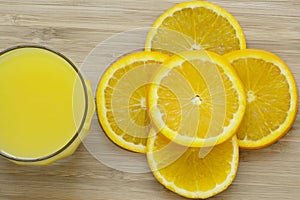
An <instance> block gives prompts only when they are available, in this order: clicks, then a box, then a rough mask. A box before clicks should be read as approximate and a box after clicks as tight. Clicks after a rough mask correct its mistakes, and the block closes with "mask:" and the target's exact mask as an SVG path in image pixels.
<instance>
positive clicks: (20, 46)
mask: <svg viewBox="0 0 300 200" xmlns="http://www.w3.org/2000/svg"><path fill="white" fill-rule="evenodd" d="M22 48H37V49H43V50H46V51H49V52H51V53H54V54H56V55H57V56H59V57H61V58H62V59H64V60H65V61H67V63H68V64H69V65H70V66H69V67H72V69H73V70H74V71H75V72H76V74H77V77H79V79H80V81H81V83H82V86H83V90H84V96H85V109H84V114H83V117H82V120H81V122H80V125H79V127H78V129H77V130H76V132H75V134H74V136H73V137H72V138H71V140H70V141H69V142H67V144H65V145H64V146H63V147H62V148H60V149H59V150H58V151H55V152H54V153H51V154H50V155H47V156H44V157H40V158H18V157H16V156H13V155H10V154H6V153H3V152H2V151H0V156H2V157H4V158H7V159H9V160H12V161H17V162H25V163H30V162H39V161H45V160H48V159H50V158H53V157H55V156H57V155H59V154H60V153H62V152H63V151H64V150H66V149H67V148H68V147H70V146H71V145H72V144H73V142H75V140H76V139H77V138H78V137H79V135H80V133H81V131H82V129H83V127H84V123H85V121H86V119H87V113H88V107H89V105H88V101H89V99H88V98H89V97H88V91H87V86H86V83H85V80H84V78H83V75H82V74H81V72H80V71H79V69H78V68H77V67H76V65H75V64H74V63H73V62H72V61H71V60H70V59H69V58H67V57H66V56H65V55H63V54H62V53H59V52H58V51H55V50H52V49H50V48H48V47H45V46H42V45H35V44H34V45H17V46H13V47H10V48H7V49H5V50H3V51H1V52H0V57H1V56H2V55H4V54H5V53H8V52H10V51H13V50H16V49H22Z"/></svg>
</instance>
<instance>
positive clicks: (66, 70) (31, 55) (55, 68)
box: [0, 46, 95, 165]
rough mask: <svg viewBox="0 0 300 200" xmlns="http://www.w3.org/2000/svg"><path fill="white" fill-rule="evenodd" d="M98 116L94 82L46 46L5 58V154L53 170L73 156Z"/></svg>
mask: <svg viewBox="0 0 300 200" xmlns="http://www.w3.org/2000/svg"><path fill="white" fill-rule="evenodd" d="M94 111H95V106H94V99H93V94H92V90H91V88H90V84H89V81H87V80H85V79H84V77H83V76H82V74H81V73H80V71H79V70H78V69H77V68H76V67H75V65H74V64H73V63H72V62H71V61H70V60H69V59H67V58H66V57H65V56H63V55H62V54H60V53H58V52H55V51H53V50H50V49H48V48H45V47H42V46H17V47H13V48H10V49H7V50H5V51H3V52H1V53H0V155H1V156H3V157H5V158H6V159H8V160H10V161H12V162H15V163H17V164H22V165H47V164H50V163H52V162H54V161H56V160H58V159H61V158H63V157H66V156H68V155H71V154H72V153H73V152H74V151H75V150H76V148H77V147H78V145H79V144H80V143H81V141H82V139H83V138H84V137H85V136H86V135H87V134H88V130H89V127H90V125H91V120H92V116H93V114H94Z"/></svg>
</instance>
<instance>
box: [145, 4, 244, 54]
mask: <svg viewBox="0 0 300 200" xmlns="http://www.w3.org/2000/svg"><path fill="white" fill-rule="evenodd" d="M245 48H246V40H245V36H244V33H243V31H242V28H241V27H240V25H239V23H238V22H237V20H236V19H235V18H234V17H233V16H232V15H231V14H230V13H228V12H227V11H226V10H224V9H223V8H221V7H219V6H217V5H214V4H212V3H209V2H205V1H191V2H184V3H180V4H177V5H175V6H174V7H173V8H171V9H169V10H168V11H166V12H165V13H164V14H163V15H162V16H160V17H159V18H158V19H157V20H156V22H155V23H154V25H153V26H152V29H151V30H150V32H149V34H148V36H147V39H146V44H145V49H146V51H160V52H163V53H168V54H176V53H179V52H182V51H187V50H209V51H213V52H215V53H218V54H220V55H223V54H225V53H228V52H231V51H234V50H239V49H245Z"/></svg>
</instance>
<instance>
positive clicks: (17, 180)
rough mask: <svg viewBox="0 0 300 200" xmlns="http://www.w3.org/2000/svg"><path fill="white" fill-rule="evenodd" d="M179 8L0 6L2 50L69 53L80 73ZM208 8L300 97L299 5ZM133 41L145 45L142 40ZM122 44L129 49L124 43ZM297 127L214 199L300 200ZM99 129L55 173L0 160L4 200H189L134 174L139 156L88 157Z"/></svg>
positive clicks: (251, 157) (75, 1) (121, 1)
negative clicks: (285, 71) (279, 69)
mask: <svg viewBox="0 0 300 200" xmlns="http://www.w3.org/2000/svg"><path fill="white" fill-rule="evenodd" d="M178 2H180V0H148V1H146V0H111V1H109V0H98V1H96V0H93V1H88V0H51V1H46V0H36V1H33V0H27V1H24V0H0V50H4V49H5V48H8V47H11V46H15V45H19V44H41V45H45V46H47V47H50V48H52V49H55V50H57V51H59V52H61V53H63V54H65V55H66V56H67V57H69V58H71V59H72V60H73V61H74V62H75V63H76V64H77V65H78V66H80V65H81V64H84V63H83V61H84V60H85V58H86V57H87V56H88V54H89V53H90V51H91V50H92V49H94V48H95V47H96V46H97V45H98V44H99V43H101V42H102V41H104V40H105V39H106V38H108V37H111V36H113V35H114V34H116V33H121V32H124V31H128V30H131V29H134V28H142V27H149V26H151V24H152V23H153V22H154V20H155V19H156V18H157V17H158V16H159V15H160V14H161V13H162V12H163V11H164V10H166V9H168V8H169V7H171V6H172V5H174V4H175V3H178ZM211 2H214V3H217V4H219V5H221V6H223V7H224V8H225V9H227V10H228V11H230V12H231V13H232V14H233V15H234V16H235V17H236V18H237V19H238V20H239V22H240V23H241V26H242V27H243V29H244V32H245V34H246V37H247V41H248V47H250V48H260V49H265V50H269V51H272V52H274V53H276V54H278V55H279V56H280V57H281V58H283V59H284V60H285V61H286V63H287V64H288V65H289V67H290V69H291V71H292V73H293V74H294V76H295V78H296V81H297V83H298V85H297V87H298V90H300V88H299V84H300V66H299V63H300V12H299V10H300V1H299V0H239V1H233V0H222V1H217V0H212V1H211ZM136 39H137V40H138V41H142V40H143V38H142V34H141V35H139V34H138V35H137V37H136ZM118 45H120V47H122V45H123V47H124V46H126V41H124V43H122V42H121V43H120V44H118ZM118 45H116V46H118ZM104 50H105V49H104ZM102 56H103V55H102ZM109 60H110V59H108V60H107V61H109ZM93 62H95V59H94V60H93ZM99 63H101V62H100V61H99ZM95 67H97V64H96V66H95ZM103 67H104V66H102V68H103ZM100 68H101V66H100ZM84 70H86V72H85V73H86V74H87V76H88V78H91V79H94V81H97V78H98V77H99V74H96V73H97V72H98V71H97V70H96V71H93V70H89V68H88V67H86V68H85V69H84ZM299 122H300V117H299V114H298V116H297V119H296V122H295V124H294V127H293V129H292V130H291V131H290V132H289V134H288V135H286V136H285V137H284V138H283V139H281V140H280V141H279V142H278V143H276V144H274V145H272V146H270V147H268V148H265V149H262V150H257V151H242V152H241V156H240V161H241V162H240V165H239V171H238V174H237V177H236V179H235V181H234V183H233V184H232V186H231V187H230V188H229V189H228V190H227V191H225V192H223V193H222V194H220V195H218V196H216V197H214V198H212V199H216V200H223V199H225V200H227V199H229V200H230V199H243V200H246V199H291V200H296V199H299V196H300V123H299ZM98 130H99V127H98V124H97V120H96V118H94V121H93V126H92V130H91V135H90V137H89V138H88V139H87V141H88V142H86V143H88V144H87V145H81V146H80V147H79V149H78V151H77V152H76V153H75V154H74V155H73V156H71V157H68V158H66V159H63V160H61V161H59V162H57V163H55V164H53V165H51V166H47V167H21V166H17V165H15V164H13V163H10V162H8V161H6V160H4V159H0V199H1V200H6V199H57V200H59V199H83V200H85V199H91V200H93V199H110V200H121V199H172V200H176V199H184V198H182V197H180V196H177V195H176V194H173V193H172V192H169V191H167V190H166V189H164V188H163V186H161V185H160V184H159V183H158V182H156V180H155V179H154V178H153V176H152V175H151V173H149V172H147V170H145V171H143V169H146V168H145V166H143V164H141V166H137V171H135V168H134V166H133V165H135V163H136V165H139V164H140V160H142V159H144V158H141V157H139V156H137V158H136V161H132V162H131V161H130V160H126V159H125V160H124V159H122V158H124V157H123V156H119V157H118V156H117V155H119V154H118V150H116V149H113V150H112V151H111V152H110V151H108V149H105V150H103V152H98V153H99V155H98V156H100V157H97V156H96V157H95V155H94V154H91V153H90V150H88V149H89V148H91V147H90V146H88V145H91V146H93V145H94V147H93V148H95V149H96V150H97V148H99V145H97V142H96V140H97V139H99V138H97V137H98V136H99V135H100V134H101V133H99V132H98ZM103 141H105V138H104V139H103ZM86 143H85V144H86ZM100 146H101V145H100ZM103 146H104V145H103ZM112 148H113V147H112ZM98 150H99V149H98ZM99 151H101V148H100V150H99ZM96 153H97V152H96ZM120 154H121V155H122V153H120ZM93 155H94V156H93ZM101 156H102V157H101ZM126 156H128V155H126ZM126 156H125V158H126ZM132 156H133V157H135V156H136V155H132ZM96 158H97V159H96ZM133 159H135V158H133ZM121 162H122V163H121ZM126 162H127V163H126ZM119 164H120V166H121V168H120V166H119ZM118 167H119V168H118ZM116 168H117V169H116ZM139 169H142V170H141V171H138V170H139ZM128 171H130V172H128ZM133 171H135V173H133ZM138 172H139V173H138Z"/></svg>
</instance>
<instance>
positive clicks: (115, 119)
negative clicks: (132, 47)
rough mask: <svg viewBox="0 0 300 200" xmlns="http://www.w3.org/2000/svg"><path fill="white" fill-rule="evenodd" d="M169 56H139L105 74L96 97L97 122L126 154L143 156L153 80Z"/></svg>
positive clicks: (119, 61)
mask: <svg viewBox="0 0 300 200" xmlns="http://www.w3.org/2000/svg"><path fill="white" fill-rule="evenodd" d="M166 58H168V56H166V55H163V54H161V53H155V52H138V53H133V54H130V55H127V56H126V57H123V58H122V59H120V60H118V61H117V62H115V63H114V64H113V65H112V66H110V67H109V68H108V69H107V71H106V72H105V73H104V74H103V76H102V78H101V80H100V82H99V86H98V89H97V94H96V101H97V108H98V119H99V122H100V124H101V125H102V127H103V129H104V131H105V133H106V135H107V136H108V137H109V138H110V139H111V140H112V141H113V142H114V143H115V144H117V145H119V146H120V147H123V148H125V149H127V150H130V151H134V152H140V153H144V152H145V151H146V141H147V137H148V133H149V127H150V119H149V117H148V113H147V107H146V105H147V101H146V97H147V90H148V87H149V85H151V82H150V77H151V76H152V75H153V73H155V72H156V70H157V69H158V68H159V67H160V65H161V63H162V62H164V61H165V60H166Z"/></svg>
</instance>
